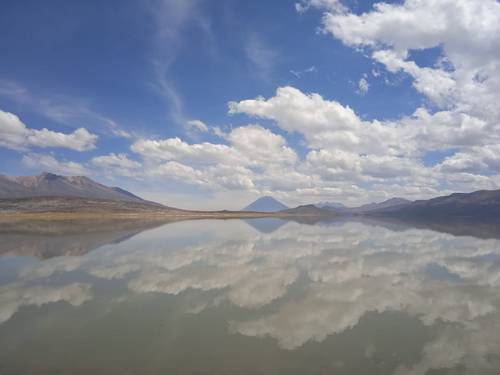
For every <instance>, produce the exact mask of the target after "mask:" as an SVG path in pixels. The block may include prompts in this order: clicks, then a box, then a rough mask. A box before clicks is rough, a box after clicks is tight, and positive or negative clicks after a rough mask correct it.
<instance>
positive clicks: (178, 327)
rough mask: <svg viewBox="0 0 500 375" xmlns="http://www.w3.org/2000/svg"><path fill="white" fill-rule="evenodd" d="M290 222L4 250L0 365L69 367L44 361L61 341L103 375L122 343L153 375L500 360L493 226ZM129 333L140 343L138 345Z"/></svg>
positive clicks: (399, 369) (485, 367) (480, 364)
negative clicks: (46, 252) (70, 247)
mask: <svg viewBox="0 0 500 375" xmlns="http://www.w3.org/2000/svg"><path fill="white" fill-rule="evenodd" d="M254 224H255V223H254ZM278 224H279V225H276V223H274V222H269V223H268V222H259V223H258V225H248V223H245V222H243V221H238V220H230V221H209V220H208V221H207V220H204V221H186V222H178V223H170V224H168V225H165V226H162V227H159V228H155V229H151V230H148V231H144V232H142V233H137V228H136V229H133V230H132V229H130V228H129V229H130V230H131V232H130V233H134V234H135V235H134V236H133V237H131V238H128V239H127V240H119V239H120V238H122V239H123V238H124V236H127V233H129V232H128V230H127V229H124V230H120V231H118V232H115V234H116V235H115V234H114V235H112V236H110V237H108V239H112V238H113V240H111V241H109V242H108V244H106V245H103V243H105V242H106V241H108V240H102V238H103V237H100V239H99V240H98V241H97V242H95V243H94V244H93V245H92V246H89V247H88V248H89V249H91V248H95V246H97V245H98V244H101V246H99V248H98V249H96V250H94V251H90V252H74V253H73V252H65V253H64V254H69V255H78V256H69V255H66V256H58V257H53V258H51V259H34V258H32V257H24V256H19V255H33V254H39V252H34V253H33V254H32V253H30V252H28V253H26V254H25V251H24V250H23V251H21V252H19V253H17V254H16V251H15V249H14V250H12V251H8V252H6V253H8V254H9V255H10V256H4V257H2V258H0V272H2V273H4V275H3V276H2V278H0V281H1V282H2V285H1V286H0V322H1V323H2V324H1V325H0V363H4V367H5V368H7V369H8V368H12V369H16V370H18V372H23V371H24V372H33V373H49V372H51V371H53V370H54V369H55V368H54V367H51V366H54V363H57V359H51V360H50V361H44V360H42V358H43V355H45V356H50V355H51V353H52V352H50V351H47V350H48V349H47V348H46V344H47V342H50V343H51V346H52V348H54V347H55V348H57V351H58V353H60V354H61V355H63V354H64V355H71V357H72V358H73V360H74V361H75V363H78V364H79V365H81V366H82V367H81V368H86V369H87V370H88V371H90V372H92V373H122V372H124V368H121V367H119V366H120V363H118V364H117V363H116V362H113V361H112V359H111V358H112V357H113V355H116V353H115V352H113V350H118V349H119V348H120V347H121V346H122V350H128V352H127V353H129V354H127V358H126V359H124V360H123V361H125V362H123V363H122V365H124V366H126V367H127V368H128V369H129V370H130V369H133V370H137V368H135V366H139V364H141V366H144V363H151V366H152V367H151V368H148V369H147V371H146V370H145V371H144V372H146V373H165V371H167V372H168V371H170V372H174V373H175V372H180V373H193V372H198V373H213V372H217V373H231V371H229V369H232V370H235V369H239V372H243V373H255V372H258V371H257V370H256V367H254V366H257V364H256V363H267V365H266V367H265V368H262V369H260V368H259V369H260V370H262V371H260V372H261V373H270V374H271V373H289V372H290V371H289V370H290V368H287V366H288V365H289V364H290V365H291V364H293V366H294V367H293V368H294V371H293V372H295V373H325V372H328V371H329V372H332V371H335V373H341V374H342V373H358V374H364V373H366V374H379V373H380V374H388V373H391V374H426V373H430V372H431V371H432V370H434V371H445V370H448V371H449V372H452V373H464V374H470V373H494V372H495V371H496V369H498V368H499V365H500V356H498V355H497V354H498V353H500V313H499V305H500V288H499V287H500V241H499V240H498V239H496V238H491V237H494V233H496V229H494V226H492V225H486V226H483V227H481V229H480V230H479V231H478V232H477V233H481V236H482V237H483V238H476V237H473V236H471V235H470V233H474V230H471V229H470V228H469V229H468V230H469V231H468V234H466V235H461V236H457V235H456V234H460V233H457V231H459V230H458V229H457V228H458V226H456V227H455V233H453V231H451V230H448V231H446V230H443V226H444V224H440V225H441V226H440V227H439V228H440V229H441V231H440V232H439V231H436V230H430V229H425V228H424V227H423V225H420V227H415V226H413V225H411V224H410V223H408V222H403V223H402V222H391V221H383V222H380V221H377V222H375V221H365V222H359V221H350V220H345V221H340V220H336V221H332V222H320V223H316V224H315V225H312V224H310V223H308V224H303V223H297V222H293V221H289V222H279V223H278ZM263 228H264V229H263ZM267 228H272V230H268V229H267ZM485 228H488V229H485ZM488 230H489V231H488ZM452 233H453V234H452ZM489 233H493V234H489ZM10 235H12V234H4V233H2V234H0V237H1V239H2V242H8V243H10V244H14V245H16V244H18V245H19V246H21V247H22V245H21V242H15V241H9V238H11V237H9V236H10ZM5 238H6V239H7V241H4V239H5ZM20 238H21V237H20ZM56 238H57V236H56ZM75 238H76V237H75ZM9 246H13V245H9ZM12 255H18V256H12ZM41 258H44V257H43V256H42V257H41ZM7 269H9V270H10V271H9V272H6V271H5V270H7ZM56 302H59V303H56ZM79 311H81V312H79ZM124 311H126V312H127V313H126V314H125V313H124ZM106 322H107V323H106ZM69 326H71V328H68V327H69ZM152 326H155V327H159V328H157V329H153V328H152ZM21 327H23V329H21ZM61 327H66V328H65V329H61ZM32 329H36V332H37V338H36V339H34V337H33V336H32V334H31V333H30V332H31V331H30V330H32ZM108 329H109V332H108V331H107V330H108ZM141 330H142V332H146V331H147V332H151V334H149V335H143V334H141ZM150 330H151V331H150ZM68 332H69V333H68ZM153 332H154V333H153ZM174 332H175V334H174ZM68 335H69V336H71V337H69V336H68ZM101 335H104V336H107V335H112V337H113V340H114V341H113V342H114V343H115V345H116V346H113V345H107V344H106V343H107V342H108V341H107V339H102V337H101ZM14 337H15V342H16V345H15V348H14V347H12V345H11V344H12V342H13V341H12V340H13V339H14ZM81 340H86V341H85V343H86V345H91V346H93V347H95V349H96V350H98V351H100V352H102V353H104V354H106V353H108V354H109V358H108V359H103V360H102V361H103V362H100V363H101V364H103V363H105V366H104V365H103V367H102V368H101V367H96V366H98V362H92V361H91V360H90V358H87V357H85V352H82V351H79V352H78V353H77V354H75V353H74V352H71V353H69V351H72V350H74V351H78V349H79V348H80V346H79V345H82V344H81V342H82V341H81ZM88 340H90V342H89V341H88ZM130 340H133V341H134V342H135V343H139V344H140V346H138V347H137V348H136V349H135V350H133V351H130V350H131V348H130V347H129V346H127V345H128V344H127V343H129V342H130ZM204 341H207V342H211V343H214V342H216V344H217V345H215V346H216V347H217V350H215V348H214V345H208V344H207V346H204V344H203V342H204ZM68 342H69V344H68ZM71 343H74V345H73V346H72V345H71ZM195 343H196V344H195ZM146 346H147V347H148V348H150V349H149V350H148V349H146ZM153 347H154V348H155V349H154V350H153V349H151V348H153ZM141 348H143V350H141ZM348 348H349V350H348ZM35 352H36V355H34V354H33V353H35ZM185 352H189V353H191V355H190V356H189V357H185V356H183V355H182V354H180V353H185ZM159 353H162V354H161V355H159ZM224 353H226V355H224ZM227 353H232V356H230V359H228V355H227ZM271 353H272V355H273V356H272V358H270V357H268V356H270V355H271ZM42 354H43V355H42ZM27 358H28V359H27ZM153 358H154V359H155V360H154V363H152V362H151V361H152V360H153ZM158 358H164V360H163V359H158ZM207 358H210V360H207ZM332 358H333V359H332ZM54 361H55V362H54ZM87 361H88V363H87ZM256 361H257V362H256ZM92 363H93V364H92ZM61 366H62V367H57V368H58V369H61V368H63V369H64V366H63V365H61ZM113 366H118V367H113ZM172 366H173V367H172ZM36 369H38V370H36ZM28 370H29V371H28ZM313 370H315V371H313ZM106 371H107V372H106ZM235 371H236V370H235ZM130 372H133V371H130ZM233 373H234V372H233ZM436 373H437V372H436Z"/></svg>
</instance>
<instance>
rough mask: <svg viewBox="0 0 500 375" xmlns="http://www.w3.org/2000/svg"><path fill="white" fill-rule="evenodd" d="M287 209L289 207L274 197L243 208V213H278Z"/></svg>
mask: <svg viewBox="0 0 500 375" xmlns="http://www.w3.org/2000/svg"><path fill="white" fill-rule="evenodd" d="M287 208H288V207H287V206H285V205H284V204H283V203H281V202H280V201H278V200H276V199H274V198H273V197H261V198H259V199H257V200H256V201H254V202H253V203H250V204H249V205H248V206H246V207H245V208H243V209H242V211H255V212H276V211H282V210H286V209H287Z"/></svg>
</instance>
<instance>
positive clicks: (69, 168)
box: [22, 153, 88, 176]
mask: <svg viewBox="0 0 500 375" xmlns="http://www.w3.org/2000/svg"><path fill="white" fill-rule="evenodd" d="M22 162H23V164H24V165H26V166H27V167H29V168H33V169H37V170H39V171H49V172H53V173H60V174H69V175H79V176H81V175H85V174H87V173H88V171H87V169H86V168H85V167H84V166H83V165H81V164H80V163H76V162H74V161H60V160H57V159H56V158H55V157H54V156H52V155H47V154H37V153H28V154H25V155H24V156H23V159H22Z"/></svg>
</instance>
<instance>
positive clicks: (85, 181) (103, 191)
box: [0, 172, 145, 203]
mask: <svg viewBox="0 0 500 375" xmlns="http://www.w3.org/2000/svg"><path fill="white" fill-rule="evenodd" d="M29 197H78V198H92V199H109V200H118V201H129V202H143V203H144V202H145V200H143V199H142V198H140V197H138V196H136V195H134V194H132V193H130V192H128V191H126V190H123V189H121V188H118V187H108V186H105V185H102V184H100V183H98V182H95V181H94V180H92V179H90V178H88V177H85V176H60V175H57V174H53V173H47V172H44V173H42V174H40V175H38V176H20V177H14V176H4V175H0V199H11V198H29Z"/></svg>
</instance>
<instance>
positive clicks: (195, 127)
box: [186, 120, 208, 133]
mask: <svg viewBox="0 0 500 375" xmlns="http://www.w3.org/2000/svg"><path fill="white" fill-rule="evenodd" d="M186 127H187V129H188V130H191V131H198V132H202V133H207V132H208V126H207V124H205V123H204V122H203V121H201V120H189V121H187V122H186Z"/></svg>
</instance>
